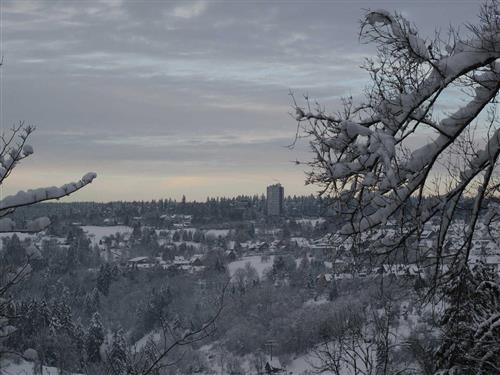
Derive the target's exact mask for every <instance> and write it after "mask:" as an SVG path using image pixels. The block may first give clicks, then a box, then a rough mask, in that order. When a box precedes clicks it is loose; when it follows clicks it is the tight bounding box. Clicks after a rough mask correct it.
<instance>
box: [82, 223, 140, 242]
mask: <svg viewBox="0 0 500 375" xmlns="http://www.w3.org/2000/svg"><path fill="white" fill-rule="evenodd" d="M80 228H82V229H83V231H84V232H85V233H87V236H88V237H89V239H90V240H91V241H92V245H96V244H98V243H99V241H100V240H102V239H103V238H104V237H107V236H110V235H112V234H116V233H132V228H131V227H127V226H125V225H114V226H109V227H101V226H95V225H84V226H81V227H80Z"/></svg>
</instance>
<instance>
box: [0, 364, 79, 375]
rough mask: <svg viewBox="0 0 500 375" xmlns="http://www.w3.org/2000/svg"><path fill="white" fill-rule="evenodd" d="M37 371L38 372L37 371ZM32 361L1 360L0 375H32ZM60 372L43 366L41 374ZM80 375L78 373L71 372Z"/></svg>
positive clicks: (57, 373)
mask: <svg viewBox="0 0 500 375" xmlns="http://www.w3.org/2000/svg"><path fill="white" fill-rule="evenodd" d="M38 373H39V372H38ZM34 374H35V371H34V363H33V362H27V361H20V362H19V363H14V362H2V363H0V375H34ZM59 374H60V372H59V370H58V369H56V368H55V367H48V366H43V375H59ZM73 375H80V374H73Z"/></svg>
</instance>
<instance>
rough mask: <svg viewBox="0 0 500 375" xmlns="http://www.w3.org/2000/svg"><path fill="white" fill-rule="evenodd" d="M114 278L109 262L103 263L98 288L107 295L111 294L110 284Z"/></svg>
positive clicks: (98, 277)
mask: <svg viewBox="0 0 500 375" xmlns="http://www.w3.org/2000/svg"><path fill="white" fill-rule="evenodd" d="M112 278H113V275H112V271H111V266H110V265H109V263H106V264H103V265H101V267H100V268H99V274H98V275H97V289H98V290H99V291H100V292H101V293H102V294H103V295H105V296H107V295H108V294H109V286H110V285H111V280H112Z"/></svg>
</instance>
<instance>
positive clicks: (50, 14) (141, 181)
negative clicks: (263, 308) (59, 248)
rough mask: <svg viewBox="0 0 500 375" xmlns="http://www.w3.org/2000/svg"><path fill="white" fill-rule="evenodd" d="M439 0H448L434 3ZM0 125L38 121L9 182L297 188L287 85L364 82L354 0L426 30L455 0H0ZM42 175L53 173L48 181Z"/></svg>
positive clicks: (465, 14) (460, 6)
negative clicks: (88, 175) (91, 176)
mask: <svg viewBox="0 0 500 375" xmlns="http://www.w3.org/2000/svg"><path fill="white" fill-rule="evenodd" d="M443 4H448V5H449V4H453V7H448V9H449V11H448V12H447V14H446V15H444V16H443V15H442V12H441V9H442V7H443ZM0 6H1V47H0V49H1V52H2V54H3V55H4V56H5V66H4V67H3V68H2V81H1V85H2V97H1V101H2V113H1V122H2V126H3V127H4V128H7V127H8V126H10V125H12V124H13V123H15V122H17V121H18V120H26V121H27V122H29V123H32V124H35V125H36V126H37V128H38V130H37V132H36V134H35V136H34V139H33V144H34V146H35V150H36V154H35V156H34V159H33V160H30V161H26V163H24V165H23V166H21V167H20V168H19V169H18V171H17V173H16V174H14V175H13V177H12V179H11V181H10V185H9V186H7V187H6V189H7V190H8V189H11V190H15V189H18V188H28V187H33V186H36V185H46V184H47V178H51V179H53V180H54V181H53V183H54V184H57V183H59V182H64V181H66V180H73V179H74V177H75V176H78V175H79V174H80V173H81V172H83V171H86V170H87V169H88V168H89V167H91V168H90V169H92V170H96V171H97V172H98V173H99V179H98V180H96V181H95V183H94V184H93V185H92V187H91V188H89V189H87V191H85V192H82V193H81V194H78V196H75V197H74V198H73V199H96V200H112V199H149V198H161V197H176V198H179V197H180V196H182V194H183V193H186V195H187V196H188V197H189V198H191V199H204V198H205V197H206V196H207V195H233V196H234V195H238V194H254V193H261V192H263V191H264V189H265V185H267V184H269V183H273V182H274V181H275V180H279V181H281V182H282V183H284V184H285V185H286V188H287V193H292V194H293V193H296V194H298V193H310V192H312V191H314V189H312V188H307V187H304V183H303V181H304V175H303V170H302V169H301V168H299V167H297V166H295V165H294V164H293V160H295V159H302V160H303V159H307V158H309V157H310V155H309V154H308V152H307V147H306V145H300V146H299V147H298V148H296V149H295V150H292V151H291V150H289V149H288V148H286V147H285V146H286V145H288V144H289V143H290V142H291V141H292V140H293V136H294V132H295V123H294V121H293V119H292V118H291V117H290V116H289V114H288V111H289V110H290V101H289V100H290V99H289V97H288V95H287V94H288V90H289V89H294V90H295V91H296V92H297V93H298V94H299V95H300V94H301V93H306V92H307V93H309V94H311V96H313V97H315V98H318V99H319V100H320V101H321V102H323V103H325V104H326V105H329V106H334V105H335V103H337V100H338V98H339V97H340V96H341V95H347V94H356V93H359V92H360V91H361V89H362V88H363V85H364V84H365V82H366V81H365V79H366V77H365V75H364V74H363V73H362V71H360V70H359V68H358V67H359V65H360V64H361V62H362V57H363V56H367V55H369V54H370V52H371V51H372V49H371V48H370V47H368V46H362V45H359V43H358V40H357V32H358V30H357V27H358V23H357V20H358V19H359V18H360V17H361V15H362V9H366V8H370V7H375V6H376V7H377V8H387V9H389V10H393V9H399V10H400V11H403V12H404V13H405V14H406V15H407V16H408V17H409V18H410V19H411V20H412V21H414V22H415V23H416V24H418V25H420V26H422V28H424V29H425V30H427V31H428V33H429V34H431V33H432V30H433V29H434V27H435V26H443V27H446V26H447V25H448V24H449V23H456V24H460V23H463V22H464V21H467V20H470V17H471V14H475V13H477V8H478V4H477V3H475V2H470V1H452V2H450V1H432V2H431V1H419V2H414V1H378V2H376V4H375V2H373V1H331V2H325V1H303V2H299V1H290V2H283V1H276V2H272V1H269V2H267V1H266V2H263V1H241V2H240V1H234V2H226V1H208V2H207V1H179V2H173V1H168V2H166V1H165V2H158V1H142V2H138V1H97V0H96V1H85V2H76V1H63V2H54V1H5V0H2V2H1V5H0ZM51 182H52V181H51Z"/></svg>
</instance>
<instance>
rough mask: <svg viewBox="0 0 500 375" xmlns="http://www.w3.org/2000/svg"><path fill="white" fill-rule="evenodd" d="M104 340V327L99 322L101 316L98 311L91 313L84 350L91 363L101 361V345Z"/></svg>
mask: <svg viewBox="0 0 500 375" xmlns="http://www.w3.org/2000/svg"><path fill="white" fill-rule="evenodd" d="M103 342H104V328H103V326H102V322H101V316H100V315H99V313H98V312H95V313H94V314H93V315H92V319H91V320H90V324H89V328H88V331H87V335H86V337H85V350H86V352H87V359H88V361H89V362H91V363H96V362H100V361H101V351H100V350H101V345H102V344H103Z"/></svg>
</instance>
